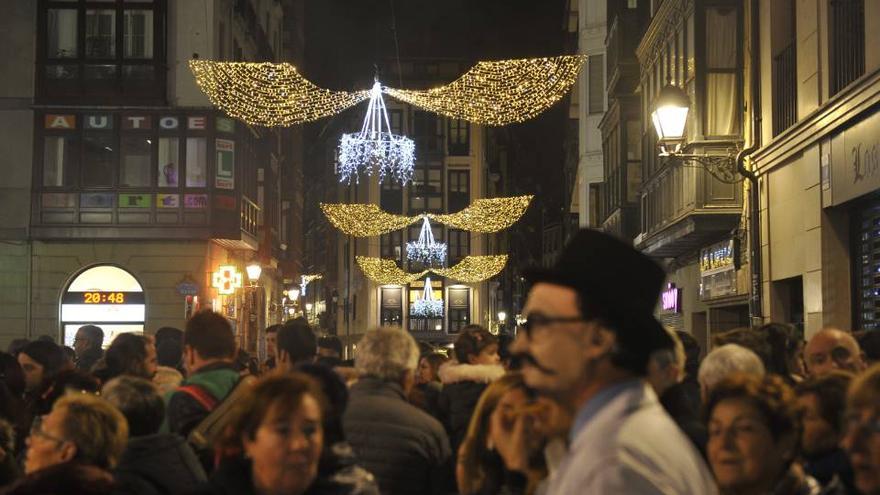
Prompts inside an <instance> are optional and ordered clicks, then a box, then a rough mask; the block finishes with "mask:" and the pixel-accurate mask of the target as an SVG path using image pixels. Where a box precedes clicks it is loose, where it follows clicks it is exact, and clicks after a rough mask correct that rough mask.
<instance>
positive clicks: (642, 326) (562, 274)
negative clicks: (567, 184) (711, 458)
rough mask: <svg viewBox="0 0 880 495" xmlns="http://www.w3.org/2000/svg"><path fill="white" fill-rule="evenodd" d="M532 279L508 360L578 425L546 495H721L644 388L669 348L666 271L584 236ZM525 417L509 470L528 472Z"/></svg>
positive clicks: (615, 244)
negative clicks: (657, 311)
mask: <svg viewBox="0 0 880 495" xmlns="http://www.w3.org/2000/svg"><path fill="white" fill-rule="evenodd" d="M527 278H528V280H529V281H530V283H531V289H530V291H529V294H528V299H527V301H526V304H525V308H524V315H525V316H526V322H525V323H524V324H523V325H522V326H521V327H520V328H519V329H518V332H517V337H516V340H515V341H514V343H513V346H512V348H511V352H512V353H513V354H514V355H516V356H518V357H519V359H520V360H521V361H522V363H523V376H524V378H525V381H526V384H527V385H528V386H529V387H531V388H533V389H535V390H537V391H538V392H539V393H541V394H544V395H546V396H549V397H552V398H553V399H554V400H555V401H556V402H557V403H558V404H559V405H561V406H562V407H563V408H564V409H566V410H567V411H568V412H569V413H570V414H571V415H572V417H573V418H574V420H573V422H572V424H571V427H570V430H569V433H568V444H569V448H568V452H567V453H566V454H565V455H564V457H563V458H562V460H561V462H560V463H559V464H558V465H557V466H555V469H553V466H551V474H550V476H549V478H548V479H547V480H545V487H544V488H545V493H548V494H550V495H561V494H608V493H626V494H664V495H672V494H676V495H677V494H682V495H683V494H695V493H699V494H703V495H712V494H716V493H718V491H717V488H716V486H715V483H714V481H713V479H712V475H711V473H710V472H709V470H708V468H707V466H706V464H705V462H704V461H703V459H702V457H701V456H700V454H699V453H698V452H697V451H696V449H695V448H694V447H693V445H692V444H691V442H690V441H689V440H688V438H687V437H686V436H685V434H684V433H682V431H681V430H680V429H679V428H678V426H676V424H675V422H674V421H673V420H672V419H671V418H670V417H669V415H667V413H666V412H665V411H664V409H663V407H662V406H661V405H660V403H659V401H658V400H657V396H656V394H655V393H654V391H653V390H652V389H651V387H650V386H649V385H648V384H647V383H645V381H644V376H645V373H646V367H647V363H648V359H649V357H650V355H651V353H652V352H653V351H654V350H657V349H660V348H666V347H669V344H670V343H669V336H668V334H667V333H666V332H665V331H664V330H663V328H662V326H660V324H659V322H657V320H656V319H655V318H654V317H653V310H654V306H655V304H656V302H657V299H658V297H659V295H660V291H661V288H662V285H663V281H664V278H665V274H664V272H663V270H662V269H661V268H660V267H659V266H658V265H657V264H656V263H655V262H654V261H652V260H651V259H649V258H648V257H647V256H645V255H643V254H641V253H639V252H638V251H636V250H635V249H633V248H632V247H631V246H629V245H627V244H624V243H622V242H620V241H618V240H617V239H615V238H613V237H611V236H608V235H606V234H604V233H601V232H598V231H594V230H581V231H580V232H578V233H577V234H576V235H575V236H574V238H573V239H572V241H571V242H570V243H569V244H568V245H567V246H566V248H565V250H564V252H563V254H562V256H561V257H560V259H559V262H558V263H557V265H556V266H555V267H554V268H552V269H540V270H535V271H532V272H531V273H528V274H527ZM521 418H522V419H521V420H519V421H517V422H515V423H513V425H511V426H510V432H509V434H508V435H499V436H501V437H503V438H506V439H507V441H506V442H503V444H501V445H496V448H497V449H498V450H499V453H500V454H501V456H502V458H504V460H505V464H506V465H507V467H508V469H511V470H516V469H519V468H520V467H521V466H522V465H525V459H520V457H522V454H523V453H525V452H527V451H526V449H525V448H524V441H525V437H526V436H528V434H529V433H528V432H529V431H533V430H534V428H533V426H534V421H536V419H535V418H531V419H530V418H528V417H525V416H522V417H521ZM530 421H531V423H530ZM538 421H540V420H539V419H538Z"/></svg>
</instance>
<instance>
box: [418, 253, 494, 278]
mask: <svg viewBox="0 0 880 495" xmlns="http://www.w3.org/2000/svg"><path fill="white" fill-rule="evenodd" d="M505 265H507V255H506V254H500V255H492V256H465V257H464V258H462V260H461V261H459V262H458V263H456V264H455V266H453V267H451V268H432V269H431V271H432V272H434V273H436V274H437V275H442V276H444V277H446V278H451V279H452V280H458V281H459V282H466V283H477V282H482V281H483V280H487V279H490V278H492V277H494V276H495V275H498V274H499V273H501V270H503V269H504V266H505Z"/></svg>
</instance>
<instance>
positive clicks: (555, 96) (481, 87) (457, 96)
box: [385, 55, 585, 126]
mask: <svg viewBox="0 0 880 495" xmlns="http://www.w3.org/2000/svg"><path fill="white" fill-rule="evenodd" d="M584 59H585V57H583V56H581V55H565V56H558V57H544V58H529V59H518V60H499V61H495V62H479V63H477V65H475V66H474V67H472V68H471V69H470V70H468V71H467V72H466V73H464V74H463V75H462V76H461V77H459V78H458V79H456V80H455V81H453V82H451V83H449V84H446V85H444V86H440V87H436V88H432V89H428V90H425V91H412V90H406V89H395V88H385V92H386V93H388V94H389V95H391V96H392V97H394V98H396V99H398V100H400V101H403V102H406V103H409V104H411V105H415V106H417V107H421V108H424V109H425V110H429V111H431V112H435V113H439V114H441V115H445V116H447V117H452V118H456V119H464V120H467V121H469V122H473V123H475V124H483V125H491V126H502V125H507V124H511V123H514V122H522V121H524V120H528V119H530V118H532V117H535V116H536V115H538V114H540V113H541V112H543V111H544V110H546V109H548V108H550V106H552V105H553V104H554V103H556V102H557V101H559V100H560V99H561V98H562V97H563V96H564V95H565V93H567V92H568V90H569V89H570V88H571V86H572V85H573V84H574V83H575V81H576V80H577V77H578V73H579V72H580V70H581V66H582V65H583V63H584Z"/></svg>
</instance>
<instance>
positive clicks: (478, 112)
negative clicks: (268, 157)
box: [189, 55, 586, 127]
mask: <svg viewBox="0 0 880 495" xmlns="http://www.w3.org/2000/svg"><path fill="white" fill-rule="evenodd" d="M585 59H586V57H584V56H582V55H563V56H557V57H543V58H529V59H517V60H499V61H493V62H479V63H477V65H475V66H474V67H472V68H471V69H470V70H468V71H467V72H465V73H464V74H462V75H461V77H459V78H458V79H456V80H455V81H453V82H451V83H449V84H446V85H443V86H439V87H436V88H432V89H428V90H408V89H396V88H388V87H381V86H380V89H381V91H382V92H383V93H385V94H387V95H390V96H392V97H393V98H396V99H398V100H400V101H402V102H405V103H409V104H411V105H415V106H417V107H420V108H423V109H425V110H428V111H431V112H434V113H438V114H440V115H445V116H447V117H452V118H456V119H464V120H467V121H470V122H473V123H475V124H481V125H489V126H502V125H507V124H512V123H515V122H522V121H524V120H528V119H530V118H533V117H535V116H536V115H538V114H540V113H541V112H543V111H544V110H546V109H547V108H549V107H550V106H552V105H553V104H554V103H556V102H557V101H559V100H560V99H561V98H562V97H563V96H564V95H565V94H566V93H567V92H568V91H569V89H571V86H572V85H573V84H574V82H575V81H576V80H577V77H578V73H579V72H580V70H581V67H582V66H583V64H584V60H585ZM189 67H190V70H191V71H192V73H193V75H194V76H195V78H196V82H197V83H198V85H199V88H201V90H202V91H203V92H204V93H205V94H206V95H208V98H209V99H210V100H211V102H212V103H213V104H214V105H217V106H218V107H220V108H221V109H223V111H225V112H226V113H227V114H229V115H230V116H232V117H235V118H238V119H241V120H243V121H245V122H247V123H248V124H251V125H260V126H265V127H276V126H289V125H294V124H301V123H303V122H310V121H313V120H316V119H319V118H322V117H329V116H331V115H335V114H337V113H339V112H341V111H343V110H345V109H346V108H349V107H351V106H353V105H356V104H358V103H360V102H362V101H364V100H366V99H367V98H370V95H371V93H372V91H370V90H365V91H330V90H327V89H323V88H320V87H318V86H316V85H314V84H312V83H311V82H309V81H308V80H307V79H306V78H304V77H302V76H301V75H300V74H299V73H298V72H297V70H296V68H295V67H293V66H292V65H290V64H287V63H280V64H273V63H268V62H264V63H250V62H216V61H211V60H190V61H189Z"/></svg>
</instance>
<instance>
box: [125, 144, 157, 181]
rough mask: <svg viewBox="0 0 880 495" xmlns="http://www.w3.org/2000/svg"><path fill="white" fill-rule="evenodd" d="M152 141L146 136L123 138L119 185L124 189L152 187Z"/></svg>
mask: <svg viewBox="0 0 880 495" xmlns="http://www.w3.org/2000/svg"><path fill="white" fill-rule="evenodd" d="M152 151H153V144H152V140H150V139H148V138H147V137H145V136H125V135H123V137H122V160H121V162H120V170H119V185H120V186H122V187H147V186H150V185H151V181H150V169H151V168H152V163H153V160H152Z"/></svg>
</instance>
